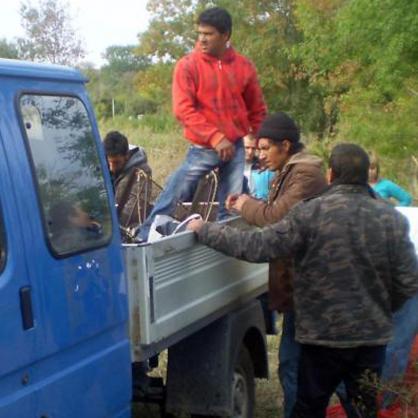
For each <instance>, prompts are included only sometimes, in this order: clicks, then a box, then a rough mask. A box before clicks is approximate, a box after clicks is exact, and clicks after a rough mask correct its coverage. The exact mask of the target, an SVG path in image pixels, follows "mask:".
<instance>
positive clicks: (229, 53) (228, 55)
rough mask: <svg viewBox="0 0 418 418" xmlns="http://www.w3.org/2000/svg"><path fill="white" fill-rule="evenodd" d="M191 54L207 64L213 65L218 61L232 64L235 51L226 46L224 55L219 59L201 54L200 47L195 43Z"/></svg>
mask: <svg viewBox="0 0 418 418" xmlns="http://www.w3.org/2000/svg"><path fill="white" fill-rule="evenodd" d="M193 52H194V53H195V54H196V56H198V57H199V58H202V59H203V60H205V61H207V62H213V63H217V62H218V61H222V62H232V61H234V59H235V50H234V48H232V46H228V47H227V48H226V50H225V53H224V54H223V55H222V57H220V58H218V57H215V56H213V55H210V54H206V53H204V52H202V51H201V50H200V46H199V43H198V42H197V43H196V45H195V49H194V51H193Z"/></svg>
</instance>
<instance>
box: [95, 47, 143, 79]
mask: <svg viewBox="0 0 418 418" xmlns="http://www.w3.org/2000/svg"><path fill="white" fill-rule="evenodd" d="M135 48H136V47H135V45H122V46H120V45H112V46H109V47H107V48H106V51H105V53H104V55H103V58H104V59H105V60H106V61H107V62H108V64H107V65H106V66H105V67H104V69H105V70H106V71H108V72H110V73H112V74H115V75H118V74H123V73H127V72H135V71H141V70H143V69H145V68H147V67H148V66H149V65H150V64H151V60H150V59H149V57H147V56H144V55H137V54H136V52H135Z"/></svg>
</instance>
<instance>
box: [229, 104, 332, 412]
mask: <svg viewBox="0 0 418 418" xmlns="http://www.w3.org/2000/svg"><path fill="white" fill-rule="evenodd" d="M257 137H258V149H259V159H260V162H261V164H262V165H263V167H266V168H267V169H268V170H272V171H276V173H277V175H276V177H275V179H274V180H273V182H272V185H271V189H270V193H269V197H268V200H267V202H264V201H262V200H257V199H254V198H252V197H250V196H249V195H247V194H241V195H232V196H230V197H229V199H228V200H227V208H228V209H230V210H234V211H235V212H237V213H239V214H240V215H241V216H242V217H243V218H244V219H245V220H246V221H247V222H248V223H250V224H252V225H257V226H259V227H263V226H266V225H269V224H273V223H276V222H278V221H280V220H281V219H282V218H283V217H284V216H285V215H286V214H287V213H288V212H289V210H290V209H291V208H292V207H293V206H294V205H295V204H296V203H298V202H300V201H301V200H303V199H306V198H309V197H311V196H314V195H317V194H319V193H321V192H322V191H324V190H325V188H326V186H327V183H326V179H325V177H324V175H323V173H322V171H321V166H322V161H321V159H320V158H318V157H316V156H313V155H310V154H309V153H307V152H306V151H304V145H303V143H302V142H300V132H299V128H298V127H297V126H296V124H295V122H294V121H293V119H292V118H290V117H289V116H288V115H287V114H286V113H284V112H278V113H275V114H272V115H270V116H268V117H267V118H266V119H265V121H264V122H263V123H262V125H261V127H260V130H259V132H258V135H257ZM292 265H293V262H292V260H291V259H281V260H275V261H272V262H270V269H269V307H270V309H272V310H277V311H279V312H283V326H282V337H281V341H280V348H279V379H280V383H281V385H282V388H283V394H284V416H285V418H289V417H290V414H291V411H292V408H293V406H294V404H295V401H296V386H297V366H298V361H299V344H298V343H297V342H296V341H295V326H294V314H293V285H292V277H293V269H292Z"/></svg>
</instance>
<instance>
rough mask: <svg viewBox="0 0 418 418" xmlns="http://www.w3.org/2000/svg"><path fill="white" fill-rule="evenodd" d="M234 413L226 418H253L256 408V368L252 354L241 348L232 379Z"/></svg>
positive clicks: (205, 417) (198, 417) (196, 417)
mask: <svg viewBox="0 0 418 418" xmlns="http://www.w3.org/2000/svg"><path fill="white" fill-rule="evenodd" d="M231 384H232V386H231V391H232V402H233V412H232V415H231V416H229V417H224V418H253V416H254V406H255V382H254V366H253V362H252V360H251V356H250V353H249V351H248V349H247V348H246V347H245V346H242V347H241V350H240V353H239V356H238V359H237V361H236V363H235V366H234V374H233V378H232V383H231ZM191 418H215V417H214V416H212V415H194V414H193V415H192V416H191Z"/></svg>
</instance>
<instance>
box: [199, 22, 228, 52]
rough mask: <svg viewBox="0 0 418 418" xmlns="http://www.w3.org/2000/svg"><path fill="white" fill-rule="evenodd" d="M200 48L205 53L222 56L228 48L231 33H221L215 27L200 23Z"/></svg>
mask: <svg viewBox="0 0 418 418" xmlns="http://www.w3.org/2000/svg"><path fill="white" fill-rule="evenodd" d="M197 34H198V41H199V45H200V50H201V51H202V52H203V53H204V54H209V55H213V56H214V57H217V58H220V57H221V56H222V55H223V53H224V52H225V49H226V44H227V42H228V40H229V33H220V32H219V31H218V30H217V29H216V28H215V27H213V26H209V25H199V27H198V29H197Z"/></svg>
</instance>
